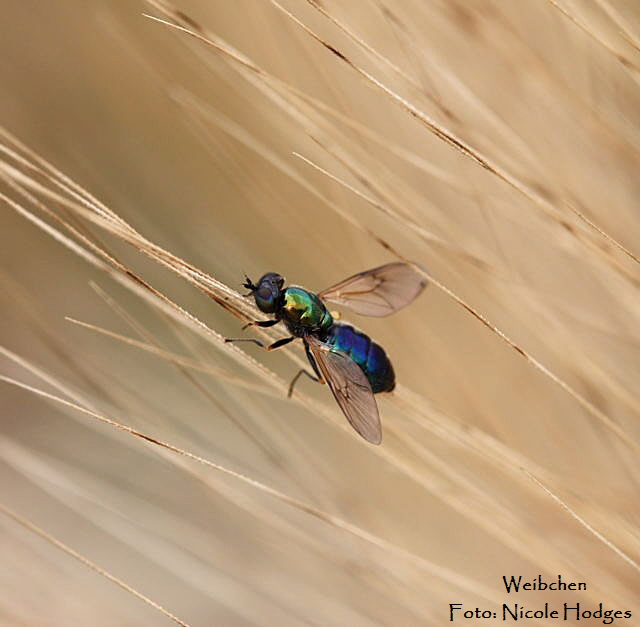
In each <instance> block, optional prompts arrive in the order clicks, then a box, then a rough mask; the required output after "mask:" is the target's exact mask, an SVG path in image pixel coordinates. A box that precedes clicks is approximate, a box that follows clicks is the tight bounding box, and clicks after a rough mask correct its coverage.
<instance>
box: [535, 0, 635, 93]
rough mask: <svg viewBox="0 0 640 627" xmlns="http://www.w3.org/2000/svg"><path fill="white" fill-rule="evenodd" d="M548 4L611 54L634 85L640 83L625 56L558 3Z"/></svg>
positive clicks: (633, 66) (630, 62)
mask: <svg viewBox="0 0 640 627" xmlns="http://www.w3.org/2000/svg"><path fill="white" fill-rule="evenodd" d="M547 2H549V4H551V5H552V6H553V7H555V8H556V9H558V11H560V13H562V15H564V16H565V17H566V18H567V19H568V20H569V21H571V22H572V23H573V24H575V25H576V26H577V27H578V28H579V29H580V30H581V31H582V32H584V33H585V34H586V35H587V36H589V37H590V38H591V39H593V41H595V42H596V43H597V44H599V45H600V46H602V47H603V48H604V49H605V50H606V51H607V52H609V53H611V54H612V55H613V56H614V57H615V58H616V59H617V60H618V61H620V63H621V64H622V66H623V67H624V68H625V69H626V70H627V71H628V72H629V74H630V75H631V76H632V78H633V79H634V80H635V81H636V83H640V81H639V80H638V79H639V78H640V73H639V71H638V68H637V67H636V65H635V64H634V63H633V62H632V61H631V60H630V59H628V58H627V57H626V56H625V55H623V54H622V53H620V52H618V51H617V50H614V49H613V48H612V47H611V46H610V45H609V44H608V43H607V42H606V41H604V39H602V38H601V37H598V36H597V35H596V34H595V33H594V32H593V31H592V30H591V29H590V28H589V27H588V26H586V25H585V24H583V23H582V22H581V21H580V20H579V19H578V18H577V17H575V16H574V15H573V14H572V13H570V12H569V11H568V10H567V9H565V8H564V7H563V6H562V5H561V4H560V3H559V2H557V1H556V0H547Z"/></svg>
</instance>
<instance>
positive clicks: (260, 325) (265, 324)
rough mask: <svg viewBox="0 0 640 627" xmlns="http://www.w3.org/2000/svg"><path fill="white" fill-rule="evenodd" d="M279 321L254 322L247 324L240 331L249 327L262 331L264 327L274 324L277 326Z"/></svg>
mask: <svg viewBox="0 0 640 627" xmlns="http://www.w3.org/2000/svg"><path fill="white" fill-rule="evenodd" d="M278 322H280V320H256V321H255V322H247V324H245V325H244V326H243V327H242V330H243V331H244V330H245V329H248V328H249V327H262V328H263V329H264V328H266V327H272V326H273V325H274V324H278Z"/></svg>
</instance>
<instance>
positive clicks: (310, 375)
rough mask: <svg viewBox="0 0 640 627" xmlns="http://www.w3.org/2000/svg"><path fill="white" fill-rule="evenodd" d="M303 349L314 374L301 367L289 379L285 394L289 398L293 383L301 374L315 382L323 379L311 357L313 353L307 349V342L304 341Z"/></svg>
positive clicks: (321, 381)
mask: <svg viewBox="0 0 640 627" xmlns="http://www.w3.org/2000/svg"><path fill="white" fill-rule="evenodd" d="M304 351H305V353H306V354H307V359H308V360H309V363H310V364H311V367H312V368H313V371H314V372H315V376H314V375H312V374H311V373H310V372H309V371H308V370H305V369H304V368H301V369H300V370H299V371H298V372H297V374H296V376H295V377H293V379H292V380H291V383H290V384H289V392H288V394H287V397H288V398H291V395H292V394H293V388H294V386H295V384H296V383H297V382H298V379H299V378H300V377H301V376H302V375H305V376H307V377H309V379H311V380H312V381H316V382H317V383H324V379H323V377H322V375H321V374H320V370H319V369H318V365H317V364H316V360H315V359H314V358H313V355H312V354H311V351H310V350H309V346H308V344H307V343H306V342H305V343H304Z"/></svg>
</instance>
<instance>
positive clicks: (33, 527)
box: [0, 504, 189, 627]
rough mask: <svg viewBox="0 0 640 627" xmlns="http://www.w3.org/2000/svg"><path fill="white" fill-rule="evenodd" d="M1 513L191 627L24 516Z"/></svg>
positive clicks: (4, 509) (3, 508) (3, 509)
mask: <svg viewBox="0 0 640 627" xmlns="http://www.w3.org/2000/svg"><path fill="white" fill-rule="evenodd" d="M0 512H1V513H3V514H4V515H5V516H8V517H9V518H11V519H13V520H14V521H15V522H17V523H18V524H19V525H22V526H23V527H24V528H25V529H28V530H29V531H31V532H32V533H35V534H36V535H38V536H40V537H41V538H43V539H44V540H46V541H47V542H49V544H52V545H53V546H55V547H57V548H59V549H60V550H62V551H64V552H65V553H66V554H67V555H71V557H74V558H75V559H77V560H78V561H79V562H80V563H82V564H84V565H85V566H88V567H89V568H91V570H94V571H95V572H97V573H98V574H99V575H101V576H102V577H104V578H105V579H108V580H109V581H111V582H113V583H115V584H116V585H117V586H120V587H121V588H122V589H123V590H126V591H127V592H128V593H129V594H132V595H133V596H135V597H137V598H138V599H140V600H141V601H144V602H145V603H146V604H147V605H150V606H151V607H153V608H154V609H156V610H158V611H159V612H161V613H162V614H164V615H165V616H166V617H167V618H170V619H171V620H172V621H173V622H174V623H177V624H178V625H181V626H182V627H189V624H188V623H185V622H184V621H183V620H180V619H179V618H178V617H177V616H174V615H173V614H172V613H171V612H169V611H167V610H165V609H164V608H163V607H162V606H161V605H159V604H158V603H156V602H155V601H153V600H151V599H150V598H149V597H147V596H145V595H144V594H142V593H141V592H138V591H137V590H136V589H135V588H132V587H131V586H130V585H129V584H127V583H125V582H124V581H122V579H119V578H118V577H116V576H115V575H112V574H111V573H110V572H109V571H107V570H105V569H104V568H102V567H100V566H98V565H97V564H96V563H95V562H92V561H91V560H90V559H88V558H86V557H85V556H84V555H81V554H80V553H78V552H77V551H74V550H73V549H72V548H71V547H69V546H67V545H66V544H64V543H62V542H60V540H58V539H57V538H54V537H53V536H52V535H51V534H49V533H47V532H46V531H45V530H44V529H41V528H40V527H38V526H37V525H35V524H34V523H32V522H31V521H29V520H27V519H26V518H24V517H23V516H20V515H19V514H17V513H16V512H14V511H13V510H11V509H9V508H8V507H6V506H5V505H2V504H0Z"/></svg>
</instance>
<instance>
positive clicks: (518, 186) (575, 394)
mask: <svg viewBox="0 0 640 627" xmlns="http://www.w3.org/2000/svg"><path fill="white" fill-rule="evenodd" d="M269 1H270V2H271V3H272V4H274V5H276V6H277V7H278V8H279V9H280V10H282V11H283V12H284V13H285V14H286V15H288V16H289V17H290V18H291V19H292V20H294V21H295V22H296V23H297V24H299V25H300V26H301V27H302V28H303V29H304V30H305V31H307V32H308V33H309V34H310V35H311V36H312V37H314V38H315V39H317V40H318V41H319V42H320V43H322V44H323V45H324V46H326V47H328V48H329V49H330V50H331V51H332V52H334V53H335V54H337V55H338V56H340V58H342V59H343V60H344V61H345V62H347V63H348V64H349V65H351V66H352V67H354V69H356V70H357V71H358V72H359V73H361V74H363V76H365V77H366V78H367V79H368V80H370V81H372V82H374V83H375V84H376V85H378V86H379V87H380V88H381V89H383V91H385V92H386V93H388V95H390V96H392V97H393V98H394V99H396V100H398V101H399V102H401V103H402V104H403V105H404V106H405V107H406V108H408V109H409V110H410V112H411V113H412V114H413V115H414V116H415V117H417V118H419V119H421V120H422V121H423V122H424V123H426V124H427V126H429V128H430V129H431V130H432V131H433V132H435V133H436V135H438V136H439V137H441V138H442V139H444V140H445V141H447V142H448V143H450V144H452V145H454V146H456V147H458V148H459V149H461V150H462V151H463V152H465V154H467V155H468V156H470V157H472V158H473V159H474V160H476V161H477V162H478V163H480V164H481V165H483V167H485V168H487V169H489V170H491V171H492V172H494V173H495V174H497V175H498V176H499V177H500V178H503V180H505V181H506V182H508V183H509V184H510V185H511V186H513V187H515V188H516V189H518V190H519V191H521V192H522V193H524V194H525V195H527V196H528V197H529V198H530V199H531V200H534V201H536V202H537V203H538V204H540V203H542V206H543V207H544V208H546V212H547V213H548V214H549V215H551V216H552V217H553V218H554V219H555V220H557V221H560V222H561V224H563V225H565V226H568V225H566V224H565V222H564V219H563V218H561V217H559V215H558V211H557V210H556V209H555V207H553V206H552V205H551V204H550V203H548V202H547V201H545V200H544V199H542V198H541V197H539V196H538V195H537V194H534V192H533V191H531V190H529V189H528V188H526V187H524V186H523V185H522V184H520V183H519V182H518V181H517V180H514V179H511V177H510V176H509V175H508V174H507V173H504V172H502V171H501V170H500V168H497V169H496V167H494V166H493V165H492V164H490V163H489V162H487V161H486V160H485V159H484V158H483V157H482V156H481V155H478V154H476V153H475V152H474V151H473V149H472V148H470V147H468V146H466V145H464V144H463V143H461V140H459V139H458V138H455V137H454V136H452V135H451V134H450V133H449V132H448V131H447V130H446V129H441V128H440V127H438V126H437V124H436V123H435V122H433V121H431V120H430V119H429V118H428V117H427V116H426V115H425V114H422V113H421V112H420V111H418V110H417V109H415V108H414V107H413V106H412V105H411V104H410V103H408V102H406V101H404V100H403V99H402V98H400V97H399V96H397V95H396V94H394V93H393V92H391V91H390V90H388V88H386V87H385V86H384V85H382V84H381V83H379V82H378V81H377V80H376V79H375V78H373V77H371V76H370V75H369V74H368V73H366V71H364V70H361V69H360V68H358V67H357V66H354V65H353V64H352V63H351V62H350V61H349V60H348V59H346V57H344V56H342V55H341V53H339V52H338V51H336V50H335V49H334V48H332V47H331V46H329V44H327V43H325V42H324V41H323V40H321V39H320V38H319V37H318V36H317V35H316V34H315V33H313V31H310V30H309V29H308V28H307V27H306V26H305V25H304V24H302V23H301V22H299V20H297V18H295V17H294V16H293V15H291V14H290V13H289V12H288V11H287V10H286V9H284V8H283V7H282V6H281V5H279V4H278V3H277V2H275V0H269ZM151 4H154V2H151ZM147 17H149V18H151V19H154V20H156V21H158V22H161V23H163V24H166V25H168V26H171V27H173V28H177V29H178V30H181V31H183V32H186V33H187V34H189V35H191V36H193V37H196V38H197V39H199V40H201V41H203V42H204V43H206V44H207V45H210V46H212V47H214V48H216V49H218V50H220V51H222V52H224V53H225V54H227V55H229V56H232V57H233V58H234V59H235V60H237V61H238V62H240V63H241V64H242V65H243V66H245V67H247V68H248V69H251V70H252V71H254V72H256V71H257V70H256V68H255V66H253V65H252V64H250V63H249V62H248V61H247V60H246V59H243V58H240V57H239V56H238V55H236V54H232V53H231V52H230V51H228V50H225V49H224V48H222V46H220V45H219V44H217V43H215V42H212V41H210V40H209V39H207V38H205V37H204V36H203V35H200V34H199V33H196V32H193V31H191V30H189V29H188V28H185V27H183V26H180V25H178V24H174V23H172V22H167V21H166V20H161V19H159V18H155V17H153V16H147ZM421 116H422V117H421ZM307 161H308V160H307ZM309 163H311V162H310V161H309ZM314 167H316V168H317V169H319V170H321V171H323V172H325V173H326V171H324V170H322V168H319V167H318V166H315V165H314ZM333 178H335V177H333ZM336 180H337V179H336ZM350 222H351V223H352V224H354V223H355V221H353V220H350ZM570 230H571V232H572V233H573V232H574V231H573V227H570ZM373 236H374V237H376V239H378V241H380V243H381V244H382V245H383V246H385V248H387V249H388V250H391V251H392V252H394V254H396V256H397V257H398V258H400V259H404V258H403V257H402V256H401V255H399V254H398V253H396V252H395V251H393V250H392V249H391V247H390V246H389V245H388V244H387V243H386V242H383V241H382V240H381V239H380V238H379V237H378V236H376V235H375V234H373ZM416 267H417V266H416ZM419 272H420V273H421V274H423V276H425V277H426V278H428V279H430V280H432V282H433V283H434V284H435V285H437V286H438V287H439V288H440V289H442V290H443V291H444V292H445V293H447V294H448V295H449V296H450V297H451V298H453V299H454V300H455V301H456V302H457V303H458V304H460V305H461V306H463V307H464V308H465V309H466V310H467V311H469V312H470V313H471V314H472V315H473V316H474V317H476V318H477V319H478V320H480V321H481V322H482V323H483V324H484V325H485V326H486V327H487V328H489V329H491V330H492V331H493V332H494V333H496V334H497V335H498V336H499V337H501V339H503V340H504V341H505V342H506V343H507V344H509V346H511V347H512V348H513V349H514V350H516V351H517V352H518V353H519V354H521V355H522V356H523V357H525V359H526V360H527V361H529V363H531V364H532V365H533V366H534V367H535V368H536V369H538V370H539V371H540V372H542V373H543V374H545V375H546V376H548V377H549V378H551V379H552V380H553V381H554V382H555V383H556V384H557V385H559V386H560V387H561V388H562V389H564V390H565V391H566V392H567V393H569V394H570V395H571V396H572V397H573V398H574V399H575V400H577V401H578V403H580V405H581V406H582V407H583V408H585V409H586V410H587V411H588V412H589V413H590V414H592V415H593V416H595V417H596V418H598V420H600V421H601V422H602V423H603V424H605V425H606V426H607V427H608V428H609V429H610V430H611V431H613V432H614V433H615V434H616V435H617V436H618V437H620V438H621V439H622V440H623V441H625V442H626V443H627V444H629V445H630V446H632V447H633V448H635V449H639V448H640V445H639V444H637V443H636V442H635V441H634V440H633V439H632V438H630V437H629V436H628V435H627V434H626V433H625V432H624V430H622V429H621V428H620V427H619V426H618V425H616V424H615V423H614V422H613V421H612V420H611V419H610V418H609V417H608V416H607V415H606V414H604V412H602V411H601V410H599V409H598V408H597V407H595V406H594V405H593V404H592V403H590V402H589V401H588V400H587V399H586V398H584V397H583V396H582V395H580V394H579V393H578V392H577V391H575V390H574V389H573V388H571V387H570V386H569V385H568V384H567V383H566V382H564V381H563V380H562V379H560V378H559V377H558V376H557V375H555V374H554V373H552V372H551V371H550V370H548V369H547V368H546V367H545V366H544V365H543V364H542V363H541V362H539V361H538V360H537V359H535V358H534V357H533V356H532V355H530V354H529V353H528V352H526V351H525V350H524V349H522V348H521V347H519V346H518V345H517V344H516V343H515V342H513V341H512V340H511V339H510V338H509V337H508V336H506V334H504V333H503V332H502V331H500V330H499V329H498V328H497V327H495V326H494V325H492V324H491V323H490V322H489V321H488V320H487V319H486V318H484V316H482V314H480V313H479V312H477V311H476V310H475V309H473V308H472V307H471V306H469V305H468V304H466V303H465V302H464V301H463V300H462V299H461V298H460V297H458V296H457V295H455V294H454V293H453V292H452V291H451V290H449V289H448V288H446V287H445V286H444V285H442V284H441V283H439V282H438V281H436V280H435V279H433V278H432V277H430V275H428V274H427V273H426V272H425V271H424V270H423V269H419Z"/></svg>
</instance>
